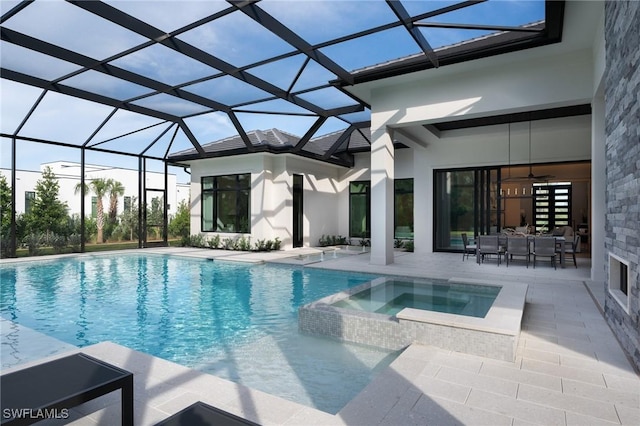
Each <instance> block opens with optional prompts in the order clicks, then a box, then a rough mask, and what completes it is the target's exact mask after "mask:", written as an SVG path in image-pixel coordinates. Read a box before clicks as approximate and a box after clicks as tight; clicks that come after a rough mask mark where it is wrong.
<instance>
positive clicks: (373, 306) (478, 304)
mask: <svg viewBox="0 0 640 426" xmlns="http://www.w3.org/2000/svg"><path fill="white" fill-rule="evenodd" d="M500 289H501V287H499V286H483V285H471V284H455V283H447V284H435V283H428V282H418V281H411V282H405V281H401V280H395V279H390V280H386V281H385V282H384V283H383V284H380V285H376V286H371V287H369V288H367V289H365V290H362V291H360V292H357V293H355V294H353V295H351V296H349V297H348V298H345V299H343V300H340V301H338V302H335V303H333V305H334V306H336V307H338V308H348V309H356V310H363V311H367V312H375V313H379V314H386V315H395V314H397V313H398V312H400V311H401V310H402V309H404V308H415V309H423V310H427V311H435V312H444V313H448V314H456V315H465V316H471V317H478V318H484V317H485V316H486V315H487V312H489V308H491V305H492V304H493V302H494V301H495V300H496V297H497V296H498V293H499V292H500Z"/></svg>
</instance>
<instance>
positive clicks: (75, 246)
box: [67, 233, 82, 253]
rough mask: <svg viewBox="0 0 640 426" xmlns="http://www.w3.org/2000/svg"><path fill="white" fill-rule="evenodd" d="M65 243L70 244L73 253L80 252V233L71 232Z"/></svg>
mask: <svg viewBox="0 0 640 426" xmlns="http://www.w3.org/2000/svg"><path fill="white" fill-rule="evenodd" d="M67 243H68V244H69V245H70V246H71V251H72V252H74V253H80V246H81V245H82V237H81V236H80V234H75V233H74V234H71V235H69V239H68V240H67Z"/></svg>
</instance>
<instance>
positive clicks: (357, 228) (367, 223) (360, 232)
mask: <svg viewBox="0 0 640 426" xmlns="http://www.w3.org/2000/svg"><path fill="white" fill-rule="evenodd" d="M349 236H350V237H359V238H369V237H370V236H371V182H369V181H358V182H351V183H350V184H349Z"/></svg>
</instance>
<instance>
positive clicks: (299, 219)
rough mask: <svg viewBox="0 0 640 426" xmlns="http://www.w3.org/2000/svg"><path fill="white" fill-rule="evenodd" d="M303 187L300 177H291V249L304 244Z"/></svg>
mask: <svg viewBox="0 0 640 426" xmlns="http://www.w3.org/2000/svg"><path fill="white" fill-rule="evenodd" d="M303 195H304V185H303V179H302V175H293V247H294V248H295V247H302V245H303V242H304V203H303Z"/></svg>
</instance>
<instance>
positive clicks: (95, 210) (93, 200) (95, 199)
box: [91, 197, 98, 219]
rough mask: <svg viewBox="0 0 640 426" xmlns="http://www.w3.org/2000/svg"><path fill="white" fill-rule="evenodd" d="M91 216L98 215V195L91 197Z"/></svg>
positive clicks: (95, 216)
mask: <svg viewBox="0 0 640 426" xmlns="http://www.w3.org/2000/svg"><path fill="white" fill-rule="evenodd" d="M91 217H92V218H94V219H95V218H97V217H98V197H91Z"/></svg>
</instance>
